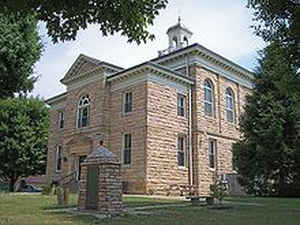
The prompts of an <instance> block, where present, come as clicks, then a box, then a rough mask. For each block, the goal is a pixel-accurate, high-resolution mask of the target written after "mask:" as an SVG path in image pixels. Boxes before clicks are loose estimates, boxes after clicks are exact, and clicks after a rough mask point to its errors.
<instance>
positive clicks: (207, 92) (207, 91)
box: [204, 88, 212, 102]
mask: <svg viewBox="0 0 300 225" xmlns="http://www.w3.org/2000/svg"><path fill="white" fill-rule="evenodd" d="M204 99H205V101H208V102H212V92H211V89H207V88H205V89H204Z"/></svg>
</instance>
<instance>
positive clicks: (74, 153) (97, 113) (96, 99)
mask: <svg viewBox="0 0 300 225" xmlns="http://www.w3.org/2000/svg"><path fill="white" fill-rule="evenodd" d="M87 94H88V95H89V97H90V100H91V103H90V117H89V118H90V120H89V126H88V127H84V128H77V110H78V103H79V100H80V97H81V96H83V95H87ZM109 101H110V99H109V89H108V87H107V86H106V85H105V83H104V82H103V80H99V81H95V82H93V83H89V84H87V85H83V86H80V87H78V88H72V89H69V90H68V93H67V96H66V98H65V100H64V102H63V104H62V103H58V106H57V105H53V106H52V108H51V110H50V132H49V141H48V142H49V143H48V156H47V177H48V180H49V181H50V180H51V179H53V178H55V177H56V178H58V177H61V176H65V175H66V174H68V173H70V172H71V171H72V170H73V169H75V167H76V166H77V167H78V159H79V156H86V155H87V154H88V153H89V152H90V151H91V149H92V147H93V140H92V137H93V136H94V135H96V134H99V133H101V134H103V135H104V136H103V137H104V138H103V140H104V143H105V145H106V146H107V147H109V125H110V124H109V122H107V121H109V119H108V118H109V113H108V112H109V104H108V103H109ZM59 105H61V106H59ZM60 110H63V111H64V119H65V122H64V128H62V129H60V128H58V126H57V114H58V111H60ZM57 145H61V146H62V151H63V157H66V158H67V160H66V161H65V160H63V162H62V166H63V169H62V171H61V172H59V173H57V172H56V171H55V164H56V147H57ZM77 169H78V168H77Z"/></svg>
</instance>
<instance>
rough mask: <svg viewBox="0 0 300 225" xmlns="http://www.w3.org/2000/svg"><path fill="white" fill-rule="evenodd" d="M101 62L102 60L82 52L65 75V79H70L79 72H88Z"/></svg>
mask: <svg viewBox="0 0 300 225" xmlns="http://www.w3.org/2000/svg"><path fill="white" fill-rule="evenodd" d="M99 64H101V61H100V60H97V59H94V58H91V57H88V56H85V55H83V54H80V55H79V56H78V57H77V59H76V60H75V62H74V63H73V64H72V66H71V68H70V69H69V70H68V72H67V73H66V75H65V76H64V78H63V80H68V79H69V78H71V77H73V76H76V75H77V74H81V73H86V72H88V71H90V70H92V69H95V68H96V67H98V66H99Z"/></svg>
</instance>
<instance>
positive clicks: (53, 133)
mask: <svg viewBox="0 0 300 225" xmlns="http://www.w3.org/2000/svg"><path fill="white" fill-rule="evenodd" d="M64 108H65V102H64V101H63V102H59V103H58V104H57V105H56V106H55V107H52V108H50V110H49V120H50V126H49V135H48V152H47V167H46V177H47V181H48V182H51V180H52V179H57V178H59V177H60V172H57V171H56V148H57V146H58V145H63V141H64V138H63V134H64V128H62V129H61V128H58V124H57V114H58V111H60V110H64Z"/></svg>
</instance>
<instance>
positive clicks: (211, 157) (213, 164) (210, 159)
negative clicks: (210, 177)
mask: <svg viewBox="0 0 300 225" xmlns="http://www.w3.org/2000/svg"><path fill="white" fill-rule="evenodd" d="M214 157H215V156H214V155H209V167H210V168H215V160H214Z"/></svg>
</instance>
